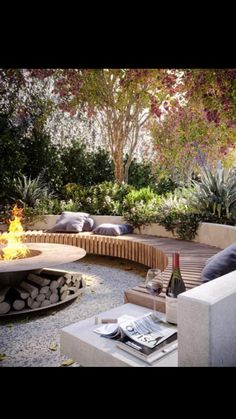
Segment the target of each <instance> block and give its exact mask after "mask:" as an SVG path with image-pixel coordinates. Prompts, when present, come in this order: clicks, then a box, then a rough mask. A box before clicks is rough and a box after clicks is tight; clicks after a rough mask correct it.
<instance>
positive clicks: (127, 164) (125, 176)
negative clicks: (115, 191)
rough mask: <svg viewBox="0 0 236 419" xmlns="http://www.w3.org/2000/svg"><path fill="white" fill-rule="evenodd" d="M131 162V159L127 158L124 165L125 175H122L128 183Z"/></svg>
mask: <svg viewBox="0 0 236 419" xmlns="http://www.w3.org/2000/svg"><path fill="white" fill-rule="evenodd" d="M131 162H132V157H131V156H129V157H128V160H127V162H126V163H125V174H124V181H125V183H128V181H129V168H130V165H131Z"/></svg>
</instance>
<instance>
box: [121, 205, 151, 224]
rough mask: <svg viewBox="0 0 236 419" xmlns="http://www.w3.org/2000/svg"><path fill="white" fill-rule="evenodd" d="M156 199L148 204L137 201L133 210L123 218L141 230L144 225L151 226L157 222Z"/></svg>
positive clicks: (130, 209) (128, 211) (127, 212)
mask: <svg viewBox="0 0 236 419" xmlns="http://www.w3.org/2000/svg"><path fill="white" fill-rule="evenodd" d="M156 208H157V201H156V199H153V200H150V201H149V202H148V203H144V202H143V201H136V203H135V204H134V205H133V207H132V208H129V210H127V211H126V212H124V214H123V217H124V219H125V220H126V221H128V222H129V223H130V224H131V225H132V226H133V227H135V228H140V227H141V226H143V225H148V224H151V223H152V222H155V220H156Z"/></svg>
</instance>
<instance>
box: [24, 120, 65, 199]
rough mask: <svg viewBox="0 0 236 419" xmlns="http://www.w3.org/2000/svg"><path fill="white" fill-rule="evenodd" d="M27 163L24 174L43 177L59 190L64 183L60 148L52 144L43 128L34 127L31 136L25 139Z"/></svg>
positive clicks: (51, 186) (52, 187)
mask: <svg viewBox="0 0 236 419" xmlns="http://www.w3.org/2000/svg"><path fill="white" fill-rule="evenodd" d="M23 147H24V158H25V164H24V168H23V174H24V175H26V176H27V177H31V178H36V177H37V176H39V175H40V176H41V174H43V179H44V181H45V183H47V184H48V185H49V186H50V188H51V189H54V190H55V191H59V190H60V189H61V187H62V184H63V165H62V161H61V157H60V149H59V147H58V146H56V145H54V144H52V142H51V140H50V137H49V136H48V135H47V134H45V133H44V132H43V130H42V129H36V128H33V130H32V133H31V136H30V137H29V138H25V139H24V140H23Z"/></svg>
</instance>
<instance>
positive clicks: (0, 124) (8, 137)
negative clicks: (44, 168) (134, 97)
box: [0, 114, 25, 203]
mask: <svg viewBox="0 0 236 419" xmlns="http://www.w3.org/2000/svg"><path fill="white" fill-rule="evenodd" d="M24 165H25V156H24V150H23V146H22V143H21V140H20V135H19V132H18V130H17V129H16V128H14V127H13V126H11V125H10V123H9V120H8V116H7V115H3V114H1V115H0V184H1V188H0V199H1V202H2V203H3V202H7V199H8V197H9V195H10V194H11V191H12V185H13V182H14V179H15V178H16V177H17V176H19V175H20V174H21V172H22V170H23V167H24Z"/></svg>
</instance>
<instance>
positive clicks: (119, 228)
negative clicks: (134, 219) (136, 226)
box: [93, 223, 133, 236]
mask: <svg viewBox="0 0 236 419" xmlns="http://www.w3.org/2000/svg"><path fill="white" fill-rule="evenodd" d="M132 232H133V227H132V226H131V225H130V224H111V223H105V224H100V225H99V226H98V227H96V228H95V229H94V230H93V233H94V234H102V235H104V236H120V235H122V234H129V233H132Z"/></svg>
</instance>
